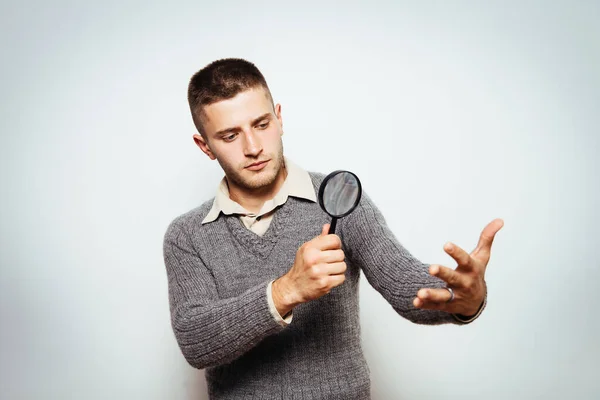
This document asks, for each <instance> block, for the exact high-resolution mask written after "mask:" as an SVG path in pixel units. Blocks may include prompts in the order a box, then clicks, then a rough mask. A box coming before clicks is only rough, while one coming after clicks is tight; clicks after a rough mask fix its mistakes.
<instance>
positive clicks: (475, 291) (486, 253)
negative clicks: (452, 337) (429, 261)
mask: <svg viewBox="0 0 600 400" xmlns="http://www.w3.org/2000/svg"><path fill="white" fill-rule="evenodd" d="M503 226H504V221H502V220H501V219H495V220H493V221H492V222H490V223H489V224H488V225H487V226H486V227H485V228H484V229H483V231H482V232H481V236H480V237H479V243H478V244H477V247H476V248H475V250H473V252H471V254H467V252H466V251H464V250H463V249H461V248H460V247H458V246H456V245H455V244H452V243H446V245H445V246H444V250H445V251H446V253H448V254H449V255H450V256H451V257H452V258H454V260H456V262H457V264H458V266H457V267H456V269H454V270H453V269H451V268H448V267H444V266H442V265H435V264H434V265H431V266H430V267H429V273H430V274H431V275H433V276H437V277H438V278H440V279H442V280H444V281H445V282H446V283H447V286H448V287H450V288H452V290H453V291H454V299H453V300H452V301H451V302H448V300H450V298H451V294H450V291H448V290H447V289H421V290H419V292H418V293H417V297H416V298H415V299H414V300H413V304H414V306H415V307H418V308H423V309H429V310H442V311H447V312H450V313H454V314H461V315H464V316H471V315H475V314H476V313H477V311H478V310H479V307H480V306H481V305H482V303H483V300H484V298H485V295H486V291H487V289H486V285H485V279H484V277H485V270H486V267H487V264H488V262H489V260H490V253H491V250H492V242H493V241H494V236H495V235H496V233H497V232H498V231H499V230H500V229H501V228H502V227H503Z"/></svg>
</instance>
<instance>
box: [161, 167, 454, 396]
mask: <svg viewBox="0 0 600 400" xmlns="http://www.w3.org/2000/svg"><path fill="white" fill-rule="evenodd" d="M310 176H311V179H312V181H313V184H314V187H315V192H316V193H318V188H319V185H320V183H321V181H322V180H323V178H324V175H323V174H320V173H315V172H310ZM211 205H212V200H210V201H207V202H205V203H204V204H203V205H201V206H200V207H198V208H196V209H194V210H191V211H189V212H187V213H186V214H183V215H181V216H179V217H178V218H176V219H175V220H174V221H173V222H172V223H171V224H170V225H169V227H168V229H167V232H166V234H165V238H164V260H165V265H166V269H167V275H168V282H169V302H170V310H171V322H172V327H173V331H174V333H175V337H176V339H177V342H178V344H179V347H180V349H181V351H182V353H183V355H184V356H185V358H186V360H187V361H188V362H189V363H190V364H191V365H192V366H194V367H195V368H199V369H205V373H206V379H207V383H208V390H209V395H210V398H211V399H346V400H348V399H368V398H370V394H369V392H370V380H369V368H368V366H367V363H366V361H365V358H364V356H363V352H362V349H361V343H360V323H359V308H358V307H359V301H358V287H359V277H360V272H361V271H362V272H363V273H364V274H365V276H366V278H367V280H368V282H369V283H370V284H371V285H372V286H373V287H374V288H375V289H376V290H377V291H378V292H379V293H381V295H382V296H383V297H384V298H385V299H386V300H387V301H388V302H389V303H390V304H391V306H392V307H393V308H394V309H395V310H396V311H397V312H398V314H400V315H401V316H403V317H404V318H407V319H409V320H411V321H413V322H415V323H419V324H442V323H458V322H457V321H456V320H455V319H454V318H453V317H452V316H451V314H448V313H445V312H440V311H426V310H420V309H416V308H415V307H414V306H413V305H412V300H413V298H414V297H415V295H416V293H417V291H418V290H419V289H420V288H423V287H442V286H444V284H443V282H442V281H441V280H439V279H437V278H434V277H432V276H430V275H429V274H428V265H426V264H423V263H421V262H420V261H418V260H417V259H415V258H414V257H413V256H412V255H411V254H410V253H409V252H408V251H407V250H406V249H405V248H404V247H403V246H402V245H401V244H400V243H399V242H398V241H397V240H396V238H395V236H394V234H393V233H392V232H391V231H390V230H389V228H388V226H387V225H386V222H385V220H384V218H383V216H382V215H381V213H380V212H379V210H378V209H377V208H376V207H375V205H374V204H373V202H372V201H371V200H370V199H369V197H368V195H366V194H365V193H364V192H363V198H362V200H361V202H360V205H359V207H358V208H357V209H356V210H355V211H354V212H353V213H352V214H350V215H348V216H347V217H345V218H342V219H341V220H340V221H339V222H338V228H337V230H336V234H338V235H339V236H340V238H341V240H342V244H343V250H344V252H345V255H346V264H347V266H348V268H347V271H346V281H345V282H344V283H343V284H342V285H340V286H338V287H336V288H334V289H333V290H332V291H331V292H330V293H329V294H327V295H325V296H323V297H321V298H319V299H317V300H313V301H311V302H308V303H304V304H301V305H299V306H297V307H296V308H295V309H294V318H293V320H292V322H291V324H290V325H288V326H282V325H279V324H278V323H277V322H276V321H275V319H274V318H273V315H272V314H271V312H270V311H269V306H268V301H267V295H266V288H267V284H268V283H269V282H270V281H271V280H273V279H275V278H277V277H279V276H281V275H283V274H285V273H286V272H287V271H288V270H289V269H290V268H291V266H292V265H293V263H294V258H295V256H296V251H297V250H298V248H299V247H300V246H301V245H302V244H303V243H304V242H307V241H309V240H311V239H313V238H314V237H316V236H318V235H319V234H320V232H321V229H322V226H323V224H326V223H329V222H331V218H330V217H329V216H328V215H327V214H325V213H324V212H323V211H322V210H321V208H320V207H319V205H318V204H317V203H314V202H312V201H308V200H304V199H299V198H295V197H290V198H288V200H287V202H286V203H285V204H284V205H282V206H281V207H280V208H279V209H278V210H277V211H276V212H275V215H274V217H273V220H272V222H271V225H270V226H269V229H268V230H267V232H266V233H265V234H264V236H262V237H261V236H258V235H256V234H255V233H254V232H252V231H250V230H248V229H247V228H246V227H244V225H243V224H242V222H241V221H240V220H239V218H237V217H236V216H233V215H231V216H227V215H223V214H221V215H220V216H219V218H218V219H217V220H216V221H214V222H211V223H208V224H204V225H202V224H201V221H202V219H203V218H204V217H205V216H206V214H207V213H208V211H209V210H210V208H211Z"/></svg>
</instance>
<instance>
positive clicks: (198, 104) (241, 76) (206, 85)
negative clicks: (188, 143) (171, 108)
mask: <svg viewBox="0 0 600 400" xmlns="http://www.w3.org/2000/svg"><path fill="white" fill-rule="evenodd" d="M259 86H262V87H263V88H264V89H265V90H266V92H267V94H268V96H269V99H270V100H271V102H273V98H272V97H271V92H270V90H269V86H267V81H266V80H265V77H264V76H263V74H262V73H261V72H260V71H259V70H258V68H257V67H256V65H254V64H253V63H251V62H249V61H246V60H243V59H241V58H223V59H220V60H216V61H213V62H212V63H210V64H208V65H207V66H206V67H204V68H202V69H201V70H200V71H198V72H196V73H195V74H194V75H193V76H192V78H191V79H190V83H189V85H188V103H189V104H190V111H191V113H192V119H193V120H194V125H196V129H198V132H200V134H201V135H202V136H204V129H203V128H202V122H201V120H200V117H201V113H202V107H204V106H207V105H210V104H213V103H216V102H218V101H221V100H227V99H231V98H233V97H235V96H236V95H237V94H239V93H241V92H243V91H246V90H249V89H253V88H256V87H259Z"/></svg>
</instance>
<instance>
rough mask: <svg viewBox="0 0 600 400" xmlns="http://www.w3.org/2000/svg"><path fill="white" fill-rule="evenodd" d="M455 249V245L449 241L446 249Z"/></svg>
mask: <svg viewBox="0 0 600 400" xmlns="http://www.w3.org/2000/svg"><path fill="white" fill-rule="evenodd" d="M453 249H454V246H452V243H448V244H447V245H446V250H448V251H452V250H453Z"/></svg>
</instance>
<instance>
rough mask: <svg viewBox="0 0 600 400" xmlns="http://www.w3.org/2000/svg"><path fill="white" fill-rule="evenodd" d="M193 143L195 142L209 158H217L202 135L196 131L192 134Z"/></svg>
mask: <svg viewBox="0 0 600 400" xmlns="http://www.w3.org/2000/svg"><path fill="white" fill-rule="evenodd" d="M194 143H196V146H198V147H200V150H202V152H203V153H204V154H206V155H207V156H208V157H209V158H210V159H211V160H215V159H216V158H217V157H215V155H214V154H213V152H212V151H211V150H210V147H209V146H208V143H206V140H205V139H204V138H203V137H202V135H199V134H197V133H196V134H195V135H194Z"/></svg>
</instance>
